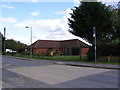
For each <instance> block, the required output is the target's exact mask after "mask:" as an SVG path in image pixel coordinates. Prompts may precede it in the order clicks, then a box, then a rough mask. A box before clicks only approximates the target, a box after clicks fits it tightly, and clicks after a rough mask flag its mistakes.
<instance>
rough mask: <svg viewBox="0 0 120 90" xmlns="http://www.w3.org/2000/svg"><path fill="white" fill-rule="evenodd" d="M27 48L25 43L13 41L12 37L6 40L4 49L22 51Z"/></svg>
mask: <svg viewBox="0 0 120 90" xmlns="http://www.w3.org/2000/svg"><path fill="white" fill-rule="evenodd" d="M26 48H27V45H26V44H23V43H20V42H19V41H15V40H13V39H7V40H6V49H11V50H14V51H17V52H20V53H21V52H23V51H24V50H25V49H26Z"/></svg>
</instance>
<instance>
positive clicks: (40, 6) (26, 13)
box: [0, 0, 119, 45]
mask: <svg viewBox="0 0 120 90" xmlns="http://www.w3.org/2000/svg"><path fill="white" fill-rule="evenodd" d="M56 1H57V0H56ZM56 1H55V0H53V1H51V0H50V1H48V0H46V2H45V1H44V2H43V1H38V0H31V1H30V0H29V1H28V0H26V1H25V0H24V1H23V2H22V1H19V0H18V2H15V1H14V0H10V1H9V2H7V1H6V2H5V0H4V2H3V1H1V2H0V7H1V8H0V12H1V13H2V14H1V15H0V21H1V22H0V32H2V33H3V31H4V27H6V39H14V40H17V41H20V42H22V43H25V44H28V45H30V44H31V42H30V38H31V28H25V27H26V26H28V27H32V42H35V41H37V40H68V39H80V40H82V39H81V38H79V37H76V36H74V35H72V34H71V33H69V31H68V30H69V26H68V19H67V18H70V13H72V10H71V9H72V8H74V6H78V4H79V3H78V1H77V0H75V1H74V0H73V1H72V0H66V2H65V1H59V2H56ZM118 1H119V0H116V1H114V2H112V0H110V1H109V2H107V3H106V4H107V5H108V4H112V5H115V6H117V2H118ZM103 2H104V1H103ZM104 3H105V2H104ZM82 41H83V40H82Z"/></svg>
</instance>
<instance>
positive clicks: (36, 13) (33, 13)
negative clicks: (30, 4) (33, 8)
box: [30, 12, 39, 16]
mask: <svg viewBox="0 0 120 90" xmlns="http://www.w3.org/2000/svg"><path fill="white" fill-rule="evenodd" d="M30 15H32V16H37V15H39V12H31V13H30Z"/></svg>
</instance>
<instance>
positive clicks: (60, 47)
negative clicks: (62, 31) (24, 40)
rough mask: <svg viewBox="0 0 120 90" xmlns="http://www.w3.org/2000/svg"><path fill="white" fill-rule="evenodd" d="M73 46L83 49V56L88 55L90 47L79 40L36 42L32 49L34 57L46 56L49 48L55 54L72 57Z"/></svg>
mask: <svg viewBox="0 0 120 90" xmlns="http://www.w3.org/2000/svg"><path fill="white" fill-rule="evenodd" d="M73 46H77V47H81V49H82V51H81V54H82V55H86V53H87V52H88V50H89V47H90V46H89V45H87V44H85V43H84V42H82V41H80V40H78V39H71V40H61V41H56V40H37V41H36V42H34V43H33V44H32V45H30V47H32V52H33V54H34V55H37V54H44V55H45V54H46V51H47V50H48V49H49V48H52V49H53V51H54V53H55V52H56V51H57V52H58V51H60V52H62V54H64V55H72V52H71V48H72V47H73Z"/></svg>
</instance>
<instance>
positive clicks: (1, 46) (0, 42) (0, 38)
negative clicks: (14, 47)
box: [0, 32, 5, 52]
mask: <svg viewBox="0 0 120 90" xmlns="http://www.w3.org/2000/svg"><path fill="white" fill-rule="evenodd" d="M4 43H5V38H4V36H3V35H2V33H1V32H0V51H2V52H4V51H5V50H4Z"/></svg>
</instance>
